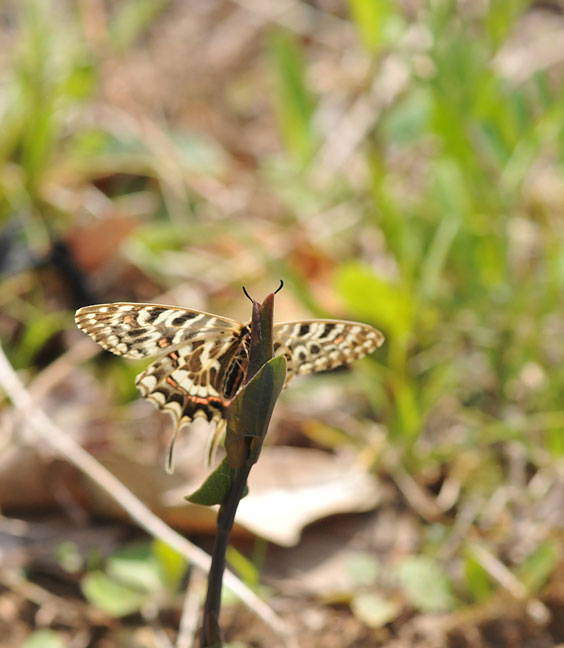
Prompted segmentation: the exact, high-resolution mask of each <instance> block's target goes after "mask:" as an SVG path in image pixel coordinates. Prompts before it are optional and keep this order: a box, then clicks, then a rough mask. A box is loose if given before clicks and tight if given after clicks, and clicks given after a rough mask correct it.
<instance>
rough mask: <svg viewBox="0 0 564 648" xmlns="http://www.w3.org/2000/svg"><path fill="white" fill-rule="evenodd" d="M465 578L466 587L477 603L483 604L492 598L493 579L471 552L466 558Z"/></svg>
mask: <svg viewBox="0 0 564 648" xmlns="http://www.w3.org/2000/svg"><path fill="white" fill-rule="evenodd" d="M464 576H465V578H466V587H467V588H468V590H469V591H470V593H471V594H472V597H473V598H474V600H475V601H477V602H478V603H481V602H482V601H485V600H486V599H487V598H488V597H489V596H490V594H491V593H492V591H493V584H492V581H491V578H490V576H489V574H488V572H487V571H486V570H485V569H484V568H483V567H482V565H481V564H480V563H479V562H478V561H477V560H476V559H475V558H474V556H473V555H472V553H471V552H468V555H467V556H465V558H464Z"/></svg>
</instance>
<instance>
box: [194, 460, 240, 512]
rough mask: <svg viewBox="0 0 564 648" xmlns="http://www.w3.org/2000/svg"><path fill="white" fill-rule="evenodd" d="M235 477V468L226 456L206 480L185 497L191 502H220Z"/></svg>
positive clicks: (208, 504)
mask: <svg viewBox="0 0 564 648" xmlns="http://www.w3.org/2000/svg"><path fill="white" fill-rule="evenodd" d="M234 479H235V469H234V468H232V467H231V466H230V464H229V461H228V459H227V457H225V458H224V459H223V461H222V462H221V463H220V464H219V466H218V467H217V468H216V469H215V470H214V471H213V472H212V474H211V475H210V476H209V477H208V478H207V479H206V481H205V482H204V483H203V484H202V485H201V486H200V488H198V490H196V491H194V492H193V493H192V494H191V495H187V496H186V497H185V499H186V500H188V501H189V502H192V504H201V505H202V506H213V505H214V504H221V503H222V502H223V500H224V499H225V496H226V495H227V491H228V490H229V488H230V487H231V484H232V483H233V480H234Z"/></svg>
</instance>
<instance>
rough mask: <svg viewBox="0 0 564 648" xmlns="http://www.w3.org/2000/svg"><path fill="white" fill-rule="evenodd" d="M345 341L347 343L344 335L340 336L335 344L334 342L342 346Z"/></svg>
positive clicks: (335, 340)
mask: <svg viewBox="0 0 564 648" xmlns="http://www.w3.org/2000/svg"><path fill="white" fill-rule="evenodd" d="M344 341H345V337H344V335H338V336H337V337H336V338H335V339H334V340H333V342H334V343H335V344H341V342H344Z"/></svg>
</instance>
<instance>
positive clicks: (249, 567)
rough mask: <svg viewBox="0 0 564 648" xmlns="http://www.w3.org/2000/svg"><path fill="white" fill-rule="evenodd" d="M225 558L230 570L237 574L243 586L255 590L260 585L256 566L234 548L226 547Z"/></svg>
mask: <svg viewBox="0 0 564 648" xmlns="http://www.w3.org/2000/svg"><path fill="white" fill-rule="evenodd" d="M226 558H227V562H228V563H229V565H230V566H231V568H232V569H233V570H234V571H235V572H236V573H237V575H238V576H239V578H240V579H241V580H242V581H243V582H244V583H245V585H248V586H249V587H250V588H251V589H254V590H256V589H257V587H258V586H259V584H260V573H259V570H258V569H257V567H256V565H254V564H253V563H252V562H251V561H250V560H249V559H248V558H247V557H246V556H244V555H243V554H242V553H241V552H240V551H237V549H235V547H227V554H226Z"/></svg>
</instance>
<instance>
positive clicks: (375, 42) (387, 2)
mask: <svg viewBox="0 0 564 648" xmlns="http://www.w3.org/2000/svg"><path fill="white" fill-rule="evenodd" d="M349 7H350V13H351V18H352V19H353V21H354V23H355V25H356V28H357V30H358V32H359V35H360V40H361V41H362V44H363V45H364V47H365V48H366V49H367V50H369V51H371V52H378V51H379V50H380V49H381V48H382V46H383V45H386V44H388V43H393V42H394V41H397V40H398V38H399V36H400V35H401V31H402V28H403V22H404V21H403V20H402V18H401V16H400V15H399V13H398V3H397V2H392V0H349Z"/></svg>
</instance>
